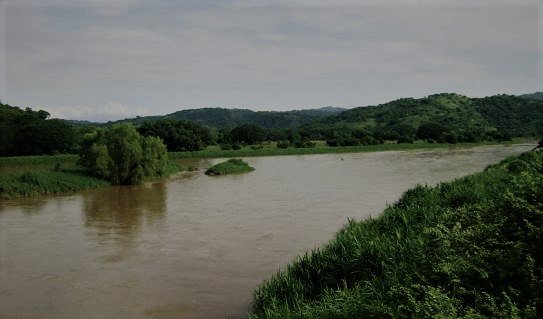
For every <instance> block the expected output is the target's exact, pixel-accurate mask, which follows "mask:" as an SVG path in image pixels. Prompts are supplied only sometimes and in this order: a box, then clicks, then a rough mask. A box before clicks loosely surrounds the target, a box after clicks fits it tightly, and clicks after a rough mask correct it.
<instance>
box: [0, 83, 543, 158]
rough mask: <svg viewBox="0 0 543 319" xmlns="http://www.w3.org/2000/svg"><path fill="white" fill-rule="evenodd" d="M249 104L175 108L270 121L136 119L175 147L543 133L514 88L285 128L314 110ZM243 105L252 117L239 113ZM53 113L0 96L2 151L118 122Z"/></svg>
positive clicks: (64, 148)
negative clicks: (89, 121) (251, 108)
mask: <svg viewBox="0 0 543 319" xmlns="http://www.w3.org/2000/svg"><path fill="white" fill-rule="evenodd" d="M210 110H214V111H210ZM241 111H243V112H241ZM245 111H248V110H232V111H231V112H228V110H225V109H200V110H187V111H180V112H177V113H174V114H178V113H179V114H181V113H182V114H183V115H184V116H187V117H188V116H193V117H194V118H200V117H204V118H206V119H207V120H208V121H211V122H212V123H222V124H225V123H230V124H231V123H239V122H238V121H241V120H240V118H251V117H250V116H249V115H251V114H252V115H251V116H256V115H255V114H257V115H258V117H259V119H260V120H259V123H264V124H265V125H266V126H268V127H264V126H260V125H256V124H252V123H243V124H235V125H231V126H223V125H222V124H221V125H218V124H217V125H218V126H216V127H215V126H205V125H202V124H199V123H196V122H191V121H186V120H179V119H174V118H165V117H159V116H157V117H153V118H152V119H147V120H145V121H143V120H141V121H140V120H136V121H134V122H133V123H132V124H133V125H135V127H136V128H137V131H138V133H140V134H141V135H143V136H155V137H159V138H161V139H162V140H163V142H164V144H165V145H166V147H167V149H168V151H170V152H185V151H198V150H202V149H204V148H206V147H207V146H209V145H217V144H218V145H220V147H221V148H222V149H240V148H242V147H243V146H246V145H252V147H254V148H258V147H260V146H259V144H261V143H263V142H271V141H273V142H276V145H277V147H279V148H287V147H297V148H302V147H313V146H315V142H314V141H316V140H321V141H326V143H327V145H329V146H332V147H333V146H357V145H375V144H382V143H390V142H393V143H394V142H395V143H413V142H415V141H417V140H422V141H426V142H430V143H433V142H435V143H451V144H454V143H459V142H481V141H507V140H511V139H512V138H514V137H536V138H537V137H541V136H543V101H541V100H536V99H528V98H521V97H516V96H510V95H496V96H491V97H486V98H468V97H465V96H462V95H458V94H435V95H430V96H428V97H426V98H422V99H413V98H404V99H399V100H396V101H392V102H389V103H385V104H381V105H378V106H368V107H359V108H354V109H351V110H347V111H344V112H341V113H339V114H336V115H332V116H328V117H322V114H323V113H332V114H333V113H335V112H337V111H338V110H337V109H332V110H328V109H321V110H308V111H307V112H313V113H308V114H311V115H312V116H315V117H317V115H315V114H314V113H315V112H317V113H316V114H319V115H318V117H320V118H317V119H314V120H312V121H310V122H309V123H305V124H303V125H298V126H295V127H288V128H284V127H283V128H281V127H279V128H278V127H277V126H274V125H272V123H273V122H274V121H275V120H277V117H278V116H279V117H280V118H281V119H285V118H287V119H288V118H290V116H293V117H298V118H301V117H300V114H304V115H303V116H304V118H306V117H307V116H309V115H308V114H306V113H307V112H306V113H302V111H291V112H252V113H251V112H249V113H248V112H245ZM240 112H241V113H240ZM238 113H239V114H244V116H246V117H241V116H240V118H237V117H236V116H238V115H239V114H238ZM246 113H247V114H249V115H247V114H246ZM221 114H222V115H224V116H225V117H226V118H225V119H224V121H222V120H221V119H220V116H221ZM48 117H49V114H48V113H47V112H45V111H32V110H31V109H29V108H27V109H25V110H22V109H20V108H16V107H11V106H9V105H3V104H0V133H1V135H0V156H17V155H40V154H54V153H77V152H78V151H79V149H80V147H81V143H82V141H83V137H84V135H85V134H87V133H89V132H93V131H95V130H97V129H99V128H100V127H103V126H106V127H108V126H112V125H114V124H113V123H107V124H104V125H98V124H94V125H82V124H79V125H75V124H73V123H74V122H66V121H63V120H54V119H48ZM261 117H263V118H265V120H264V119H262V118H261ZM233 118H234V119H236V121H233ZM274 119H275V120H274ZM126 121H129V120H126ZM126 121H125V122H126ZM277 121H278V120H277ZM279 122H280V123H283V122H281V121H279ZM279 122H277V123H279ZM277 123H276V124H277ZM289 123H294V122H289ZM283 124H284V123H283Z"/></svg>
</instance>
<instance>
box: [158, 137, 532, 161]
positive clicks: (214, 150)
mask: <svg viewBox="0 0 543 319" xmlns="http://www.w3.org/2000/svg"><path fill="white" fill-rule="evenodd" d="M525 142H528V143H530V144H534V146H535V145H536V144H537V142H535V141H533V140H530V141H527V140H525V139H516V140H514V141H510V142H503V143H497V142H480V143H458V144H447V143H426V142H418V143H413V144H395V143H385V144H378V145H364V146H362V145H359V146H334V147H331V146H327V145H326V144H325V143H324V142H322V141H318V142H317V143H316V146H315V147H307V148H294V147H289V148H278V147H277V145H276V144H275V143H268V144H264V145H261V146H259V147H254V146H246V147H243V148H242V149H239V150H221V149H220V147H218V146H209V147H207V148H206V149H204V150H201V151H195V152H170V153H169V156H170V158H172V159H181V158H220V157H223V158H224V157H254V156H277V155H306V154H331V153H362V152H383V151H407V150H418V149H437V148H466V147H475V146H482V145H512V144H518V143H525Z"/></svg>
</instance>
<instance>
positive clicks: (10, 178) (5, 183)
mask: <svg viewBox="0 0 543 319" xmlns="http://www.w3.org/2000/svg"><path fill="white" fill-rule="evenodd" d="M108 185H110V184H109V183H108V182H107V181H104V180H101V179H97V178H94V177H90V176H86V175H84V174H83V172H82V171H77V170H73V171H53V170H51V171H43V170H42V171H28V172H22V173H13V174H2V176H0V198H1V199H10V198H16V197H32V196H38V195H53V194H63V193H70V192H75V191H80V190H85V189H90V188H98V187H104V186H108Z"/></svg>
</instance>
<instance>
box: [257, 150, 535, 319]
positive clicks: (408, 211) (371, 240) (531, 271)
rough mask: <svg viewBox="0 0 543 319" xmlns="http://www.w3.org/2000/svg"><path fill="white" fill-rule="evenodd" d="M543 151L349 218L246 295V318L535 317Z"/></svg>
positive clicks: (420, 189)
mask: <svg viewBox="0 0 543 319" xmlns="http://www.w3.org/2000/svg"><path fill="white" fill-rule="evenodd" d="M542 236H543V152H539V151H532V152H528V153H524V154H522V155H520V156H518V157H512V158H509V159H506V160H504V161H503V162H501V163H499V164H497V165H493V166H490V167H488V168H487V169H486V170H485V171H484V172H483V173H479V174H475V175H472V176H468V177H465V178H461V179H458V180H456V181H453V182H448V183H442V184H440V185H438V186H436V187H427V186H417V187H415V188H413V189H411V190H409V191H407V192H406V193H405V194H404V195H403V196H402V198H401V199H400V200H399V201H398V202H396V203H395V204H394V205H392V206H390V207H389V208H387V209H386V210H385V211H384V213H383V214H382V215H381V216H380V217H378V218H375V219H368V220H365V221H360V222H357V221H350V222H349V223H348V224H347V225H346V226H345V227H344V228H343V229H342V230H341V231H340V232H339V233H338V234H337V236H336V238H335V239H334V240H332V241H331V242H330V243H329V244H327V245H326V246H325V247H323V248H321V249H317V250H314V251H312V252H311V253H308V254H305V255H303V256H301V257H299V258H298V259H297V260H296V261H294V262H293V263H292V264H290V265H288V266H287V267H286V268H285V269H283V270H282V271H280V272H279V273H277V274H276V275H275V276H273V277H272V278H271V279H270V280H268V281H266V282H264V284H263V285H262V286H261V287H260V288H259V289H258V290H257V291H256V292H255V294H254V303H253V306H252V314H251V316H250V317H251V318H541V317H543V245H541V239H542Z"/></svg>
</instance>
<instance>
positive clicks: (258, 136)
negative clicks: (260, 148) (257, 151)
mask: <svg viewBox="0 0 543 319" xmlns="http://www.w3.org/2000/svg"><path fill="white" fill-rule="evenodd" d="M265 138H266V132H265V131H264V129H262V128H261V127H260V126H257V125H253V124H244V125H240V126H238V127H235V128H234V129H233V130H232V131H231V132H230V134H229V140H230V141H231V142H232V143H245V144H255V143H259V142H262V141H264V139H265Z"/></svg>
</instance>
